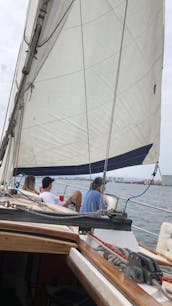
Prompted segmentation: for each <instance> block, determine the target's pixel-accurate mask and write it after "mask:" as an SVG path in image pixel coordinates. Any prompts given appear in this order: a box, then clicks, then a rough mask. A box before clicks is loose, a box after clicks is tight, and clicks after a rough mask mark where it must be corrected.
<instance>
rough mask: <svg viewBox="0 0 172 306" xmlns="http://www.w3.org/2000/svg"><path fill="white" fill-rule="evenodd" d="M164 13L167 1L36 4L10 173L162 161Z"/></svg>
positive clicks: (15, 103)
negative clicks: (160, 154) (161, 114)
mask: <svg viewBox="0 0 172 306" xmlns="http://www.w3.org/2000/svg"><path fill="white" fill-rule="evenodd" d="M163 14H164V1H163V0H139V1H138V0H132V1H127V0H126V1H123V0H75V1H72V0H58V1H57V0H54V1H47V0H46V1H45V0H40V1H38V0H37V1H35V0H32V1H30V4H29V8H28V14H27V22H26V27H25V32H24V37H23V42H22V44H21V48H20V53H19V58H18V62H17V67H16V72H15V81H14V82H13V88H12V95H11V98H10V99H11V108H10V111H11V113H10V116H11V119H10V120H9V126H8V128H7V132H6V135H5V136H4V139H3V142H2V145H1V150H0V159H1V160H2V167H1V168H2V169H3V171H4V169H5V167H6V164H7V161H8V171H7V172H8V173H9V172H10V171H11V174H12V173H13V174H14V175H16V174H19V173H23V174H34V175H70V174H87V173H90V172H92V173H98V172H101V171H103V169H104V164H105V161H106V162H107V170H113V169H117V168H122V167H127V166H133V165H138V164H142V163H156V161H157V160H158V158H159V142H160V109H161V77H162V63H163V35H164V25H163V17H164V16H163ZM26 51H27V52H26ZM8 152H11V153H10V154H11V158H10V159H9V156H8ZM9 164H11V165H9ZM9 169H11V170H9ZM11 174H10V175H11Z"/></svg>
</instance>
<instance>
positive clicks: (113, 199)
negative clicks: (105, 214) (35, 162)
mask: <svg viewBox="0 0 172 306" xmlns="http://www.w3.org/2000/svg"><path fill="white" fill-rule="evenodd" d="M58 184H61V185H64V186H65V188H64V191H63V194H64V196H65V195H66V193H67V190H68V188H75V190H76V189H80V190H81V191H84V192H85V191H87V190H88V187H87V188H86V187H83V186H78V185H73V184H66V182H64V183H63V182H58ZM105 198H106V201H107V202H108V209H112V208H113V209H117V208H119V206H120V204H119V203H120V201H123V202H124V203H126V202H128V204H134V205H138V206H142V207H148V208H149V209H150V208H151V209H154V210H158V211H161V212H165V213H168V214H172V210H170V209H166V208H163V207H157V206H155V205H152V204H149V203H145V202H142V201H138V200H135V199H130V198H127V197H123V196H119V195H116V194H113V193H105ZM132 227H133V228H134V229H136V230H138V231H141V232H144V233H146V234H147V235H150V236H152V237H153V238H155V239H157V237H158V234H157V233H153V232H151V231H149V230H147V229H144V228H142V227H139V226H136V225H132Z"/></svg>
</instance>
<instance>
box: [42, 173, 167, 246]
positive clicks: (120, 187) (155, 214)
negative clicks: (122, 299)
mask: <svg viewBox="0 0 172 306" xmlns="http://www.w3.org/2000/svg"><path fill="white" fill-rule="evenodd" d="M71 185H72V187H71ZM40 186H41V178H37V188H38V190H39V187H40ZM66 186H67V188H66ZM89 186H90V181H88V180H68V179H67V180H64V179H59V178H57V179H55V181H54V182H53V188H52V191H53V192H54V193H55V194H57V196H59V195H60V194H64V193H65V197H68V196H70V195H71V193H72V192H74V191H75V190H80V191H81V192H82V196H83V198H84V195H85V193H86V191H87V190H88V188H89ZM80 187H82V188H81V189H80ZM146 189H147V186H144V185H142V184H129V183H127V184H126V183H116V182H109V183H107V184H106V190H105V191H106V192H107V193H111V194H115V195H116V196H119V197H125V198H129V197H132V196H136V195H138V197H137V198H134V200H135V201H139V202H143V203H148V204H150V205H153V206H156V207H160V208H164V209H168V210H172V205H171V202H172V187H167V186H157V185H151V186H150V188H149V189H148V190H147V191H146V192H145V190H146ZM144 192H145V193H144ZM143 193H144V194H143ZM140 194H143V195H142V196H139V195H140ZM125 204H126V201H125V200H123V201H121V202H120V208H122V209H123V208H124V207H125ZM126 211H127V214H128V218H130V219H132V224H133V225H135V226H137V227H142V228H144V229H145V230H147V231H150V232H153V233H156V234H159V230H160V226H161V224H162V222H172V214H169V213H167V212H163V211H158V210H155V209H153V208H150V207H144V206H140V205H137V204H135V203H132V202H130V201H129V202H128V203H127V209H126ZM132 230H133V231H134V233H135V235H136V238H137V239H138V241H140V242H142V243H144V244H146V245H148V246H150V247H153V248H156V244H157V239H156V238H154V237H153V236H150V235H148V234H147V233H143V232H141V231H139V230H136V229H134V227H132Z"/></svg>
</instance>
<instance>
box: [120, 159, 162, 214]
mask: <svg viewBox="0 0 172 306" xmlns="http://www.w3.org/2000/svg"><path fill="white" fill-rule="evenodd" d="M158 167H159V165H158V161H157V163H156V165H155V168H154V171H153V173H152V178H151V180H150V182H149V184H148V186H147V187H146V189H145V190H144V191H143V192H141V193H139V194H137V195H134V196H131V197H129V198H128V199H127V200H126V203H125V207H124V212H125V211H126V209H127V204H128V202H129V201H130V200H131V199H135V198H139V197H141V196H142V195H143V194H145V193H146V192H147V191H148V189H149V188H150V186H151V185H152V182H153V180H154V177H155V175H156V173H157V170H158Z"/></svg>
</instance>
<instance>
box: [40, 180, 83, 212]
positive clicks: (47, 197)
mask: <svg viewBox="0 0 172 306" xmlns="http://www.w3.org/2000/svg"><path fill="white" fill-rule="evenodd" d="M53 182H54V179H53V178H51V177H49V176H46V177H44V178H43V179H42V187H41V188H40V196H41V199H42V200H43V201H44V202H46V203H52V204H59V205H60V204H61V203H60V201H59V199H58V197H57V196H56V195H55V194H54V193H52V192H51V189H52V183H53ZM81 201H82V194H81V192H80V191H78V190H77V191H75V192H74V193H73V194H72V195H71V197H70V198H69V199H68V200H67V201H66V202H65V203H64V204H63V206H64V207H68V206H69V205H70V204H71V203H72V204H74V206H75V210H76V211H77V212H79V211H80V207H81Z"/></svg>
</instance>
